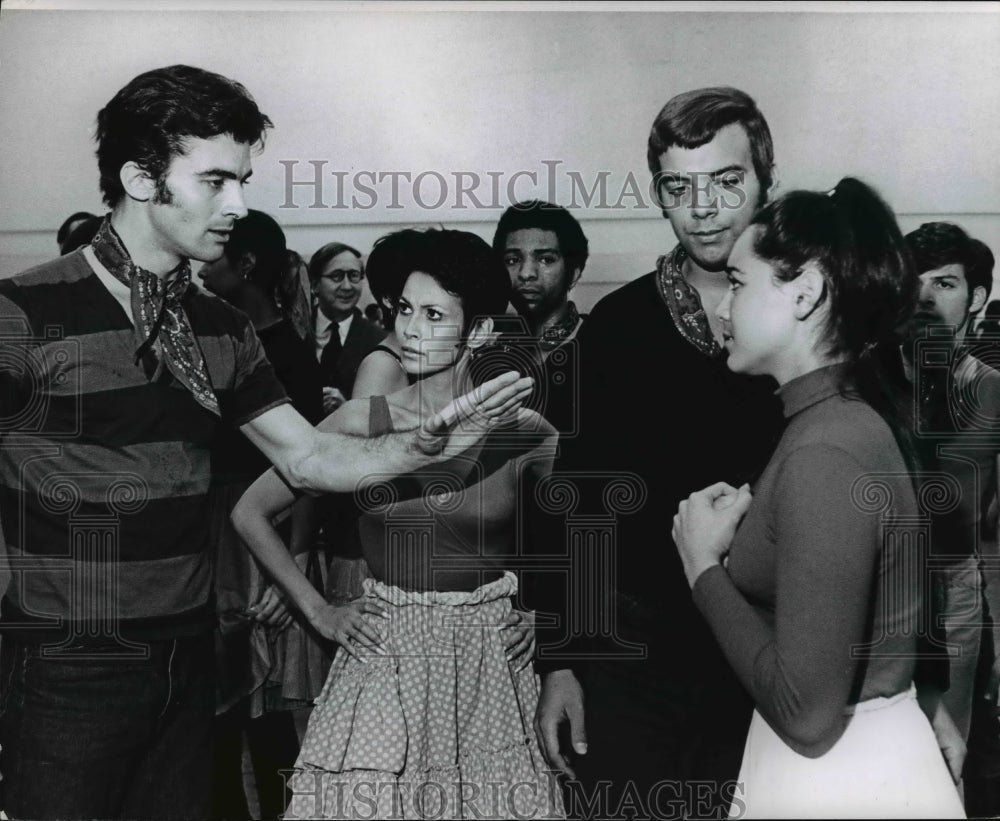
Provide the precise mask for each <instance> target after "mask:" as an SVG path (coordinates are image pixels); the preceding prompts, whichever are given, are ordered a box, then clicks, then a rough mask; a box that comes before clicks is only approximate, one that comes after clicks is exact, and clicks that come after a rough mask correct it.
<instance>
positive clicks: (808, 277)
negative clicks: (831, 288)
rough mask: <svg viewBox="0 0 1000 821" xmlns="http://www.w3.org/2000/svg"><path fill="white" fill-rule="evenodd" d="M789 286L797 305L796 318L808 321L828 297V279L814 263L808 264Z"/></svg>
mask: <svg viewBox="0 0 1000 821" xmlns="http://www.w3.org/2000/svg"><path fill="white" fill-rule="evenodd" d="M788 284H789V286H791V289H792V299H793V300H794V303H795V304H794V309H795V318H796V319H798V320H806V319H808V318H809V317H810V316H811V315H812V313H813V311H815V310H816V309H817V308H818V307H819V306H820V305H822V304H823V300H824V298H825V297H826V278H825V277H824V276H823V272H822V271H821V270H820V269H819V268H818V267H817V266H816V265H815V264H814V263H811V262H810V263H807V264H806V266H805V267H804V268H803V269H802V273H801V274H799V275H798V276H797V277H795V279H793V280H792V281H791V282H789V283H788Z"/></svg>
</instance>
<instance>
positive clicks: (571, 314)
mask: <svg viewBox="0 0 1000 821" xmlns="http://www.w3.org/2000/svg"><path fill="white" fill-rule="evenodd" d="M566 308H567V310H566V316H564V317H563V318H562V319H560V320H559V321H558V322H556V323H555V324H554V325H550V326H549V327H548V328H546V329H545V330H544V331H542V338H541V339H540V340H539V341H538V345H539V347H540V348H541V349H542V350H543V351H546V352H548V351H554V350H555V349H556V348H558V347H559V346H560V345H562V344H563V342H565V341H566V340H567V339H568V338H569V337H570V336H571V335H572V334H573V331H575V330H576V326H577V325H579V324H580V312H579V311H578V310H577V309H576V303H574V302H573V300H569V302H567V303H566Z"/></svg>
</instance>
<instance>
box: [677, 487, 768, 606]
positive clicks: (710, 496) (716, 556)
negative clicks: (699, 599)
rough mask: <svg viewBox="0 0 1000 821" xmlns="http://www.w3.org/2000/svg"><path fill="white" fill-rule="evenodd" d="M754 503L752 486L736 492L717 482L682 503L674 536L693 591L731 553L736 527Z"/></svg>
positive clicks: (678, 509)
mask: <svg viewBox="0 0 1000 821" xmlns="http://www.w3.org/2000/svg"><path fill="white" fill-rule="evenodd" d="M751 501H753V497H752V496H751V494H750V486H749V485H743V486H742V487H739V488H735V487H733V486H732V485H729V484H726V483H725V482H717V483H716V484H714V485H712V486H710V487H707V488H705V489H704V490H699V491H698V492H696V493H692V494H691V495H690V496H688V498H687V499H685V500H684V501H683V502H681V503H680V506H679V507H678V508H677V515H676V516H674V526H673V530H672V531H671V535H672V536H673V537H674V543H675V544H676V545H677V552H678V553H679V554H680V557H681V562H682V563H683V565H684V573H685V575H686V576H687V580H688V584H689V585H691V587H694V583H695V580H696V579H697V578H698V577H699V576H700V575H701V574H702V573H704V572H705V571H706V570H708V569H709V568H711V567H714V566H715V565H717V564H719V563H720V562H721V561H722V559H723V557H724V556H725V555H726V553H727V552H728V551H729V545H730V543H731V542H732V540H733V536H734V535H735V533H736V527H737V525H739V523H740V519H742V518H743V515H744V514H745V513H746V512H747V509H748V508H749V507H750V502H751Z"/></svg>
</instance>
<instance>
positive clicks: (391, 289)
mask: <svg viewBox="0 0 1000 821" xmlns="http://www.w3.org/2000/svg"><path fill="white" fill-rule="evenodd" d="M414 271H420V272H422V273H425V274H427V275H428V276H431V277H433V278H434V280H435V282H437V284H438V285H440V286H441V287H442V288H443V289H444V290H446V291H447V292H448V293H449V294H452V295H453V296H456V297H458V298H459V299H460V300H461V302H462V311H463V313H464V314H465V323H464V326H463V328H462V335H463V336H466V335H467V334H468V332H469V329H470V328H471V327H472V325H473V322H474V321H475V320H476V319H477V318H482V317H487V316H498V315H500V314H503V313H505V312H506V310H507V304H508V302H509V301H510V276H509V275H508V273H507V269H506V268H505V267H504V265H503V263H502V262H501V261H500V259H499V258H498V257H497V256H496V254H494V253H493V249H492V248H490V246H489V245H488V244H487V243H486V241H485V240H483V239H482V238H481V237H479V236H477V235H476V234H472V233H469V232H468V231H454V230H450V229H447V228H428V229H425V230H417V229H414V228H407V229H404V230H402V231H396V232H394V233H392V234H387V235H386V236H384V237H381V238H380V239H379V240H378V241H376V243H375V246H374V247H373V248H372V252H371V254H369V255H368V274H369V280H370V281H371V282H372V283H375V282H378V283H379V285H380V287H382V288H384V290H383V292H382V293H383V295H384V296H385V297H387V298H388V299H390V300H391V302H392V303H395V302H396V301H397V300H398V299H399V297H400V295H401V294H402V291H403V286H404V285H405V284H406V280H407V277H409V275H410V274H412V273H413V272H414ZM373 293H375V291H374V288H373Z"/></svg>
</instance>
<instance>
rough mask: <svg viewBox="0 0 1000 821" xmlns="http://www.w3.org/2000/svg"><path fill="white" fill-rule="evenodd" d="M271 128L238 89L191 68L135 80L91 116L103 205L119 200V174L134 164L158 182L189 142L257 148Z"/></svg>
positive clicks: (163, 70)
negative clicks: (229, 141)
mask: <svg viewBox="0 0 1000 821" xmlns="http://www.w3.org/2000/svg"><path fill="white" fill-rule="evenodd" d="M271 125H272V123H271V120H270V119H268V117H267V115H266V114H263V113H262V112H261V110H260V109H259V108H258V107H257V103H255V102H254V99H253V97H251V96H250V92H248V91H247V90H246V89H245V88H244V87H243V86H242V85H240V84H239V83H237V82H235V81H234V80H230V79H229V78H227V77H223V76H222V75H220V74H214V73H212V72H210V71H205V70H204V69H200V68H194V67H193V66H184V65H174V66H168V67H166V68H158V69H154V70H153V71H147V72H146V73H144V74H140V75H139V76H138V77H135V78H134V79H133V80H132V81H131V82H129V83H128V85H126V86H125V87H124V88H123V89H121V90H120V91H119V92H118V93H117V94H115V96H114V97H112V98H111V101H110V102H109V103H108V104H107V105H106V106H105V107H104V108H102V109H101V110H100V112H98V114H97V165H98V168H99V169H100V172H101V193H102V195H103V197H104V201H105V202H106V203H107V204H108V205H109V206H111V207H112V208H114V206H115V205H116V204H117V203H118V202H119V201H120V200H121V198H122V197H123V196H125V189H124V188H123V187H122V183H121V179H120V178H119V174H120V172H121V168H122V166H123V165H125V163H127V162H134V163H136V164H137V165H138V166H139V167H140V168H142V169H143V170H145V171H146V172H147V173H148V174H149V176H150V177H151V178H152V179H154V180H156V181H157V182H160V181H161V180H162V179H163V176H164V174H165V173H166V170H167V168H168V167H169V165H170V161H171V159H172V158H173V157H175V156H177V155H179V154H181V153H183V151H184V141H185V139H187V138H189V137H199V138H202V139H210V138H212V137H217V136H219V135H220V134H229V135H231V136H232V138H233V139H234V140H236V142H239V143H246V144H249V145H255V144H257V143H262V142H263V140H264V134H265V132H266V130H267V129H268V128H270V127H271Z"/></svg>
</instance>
